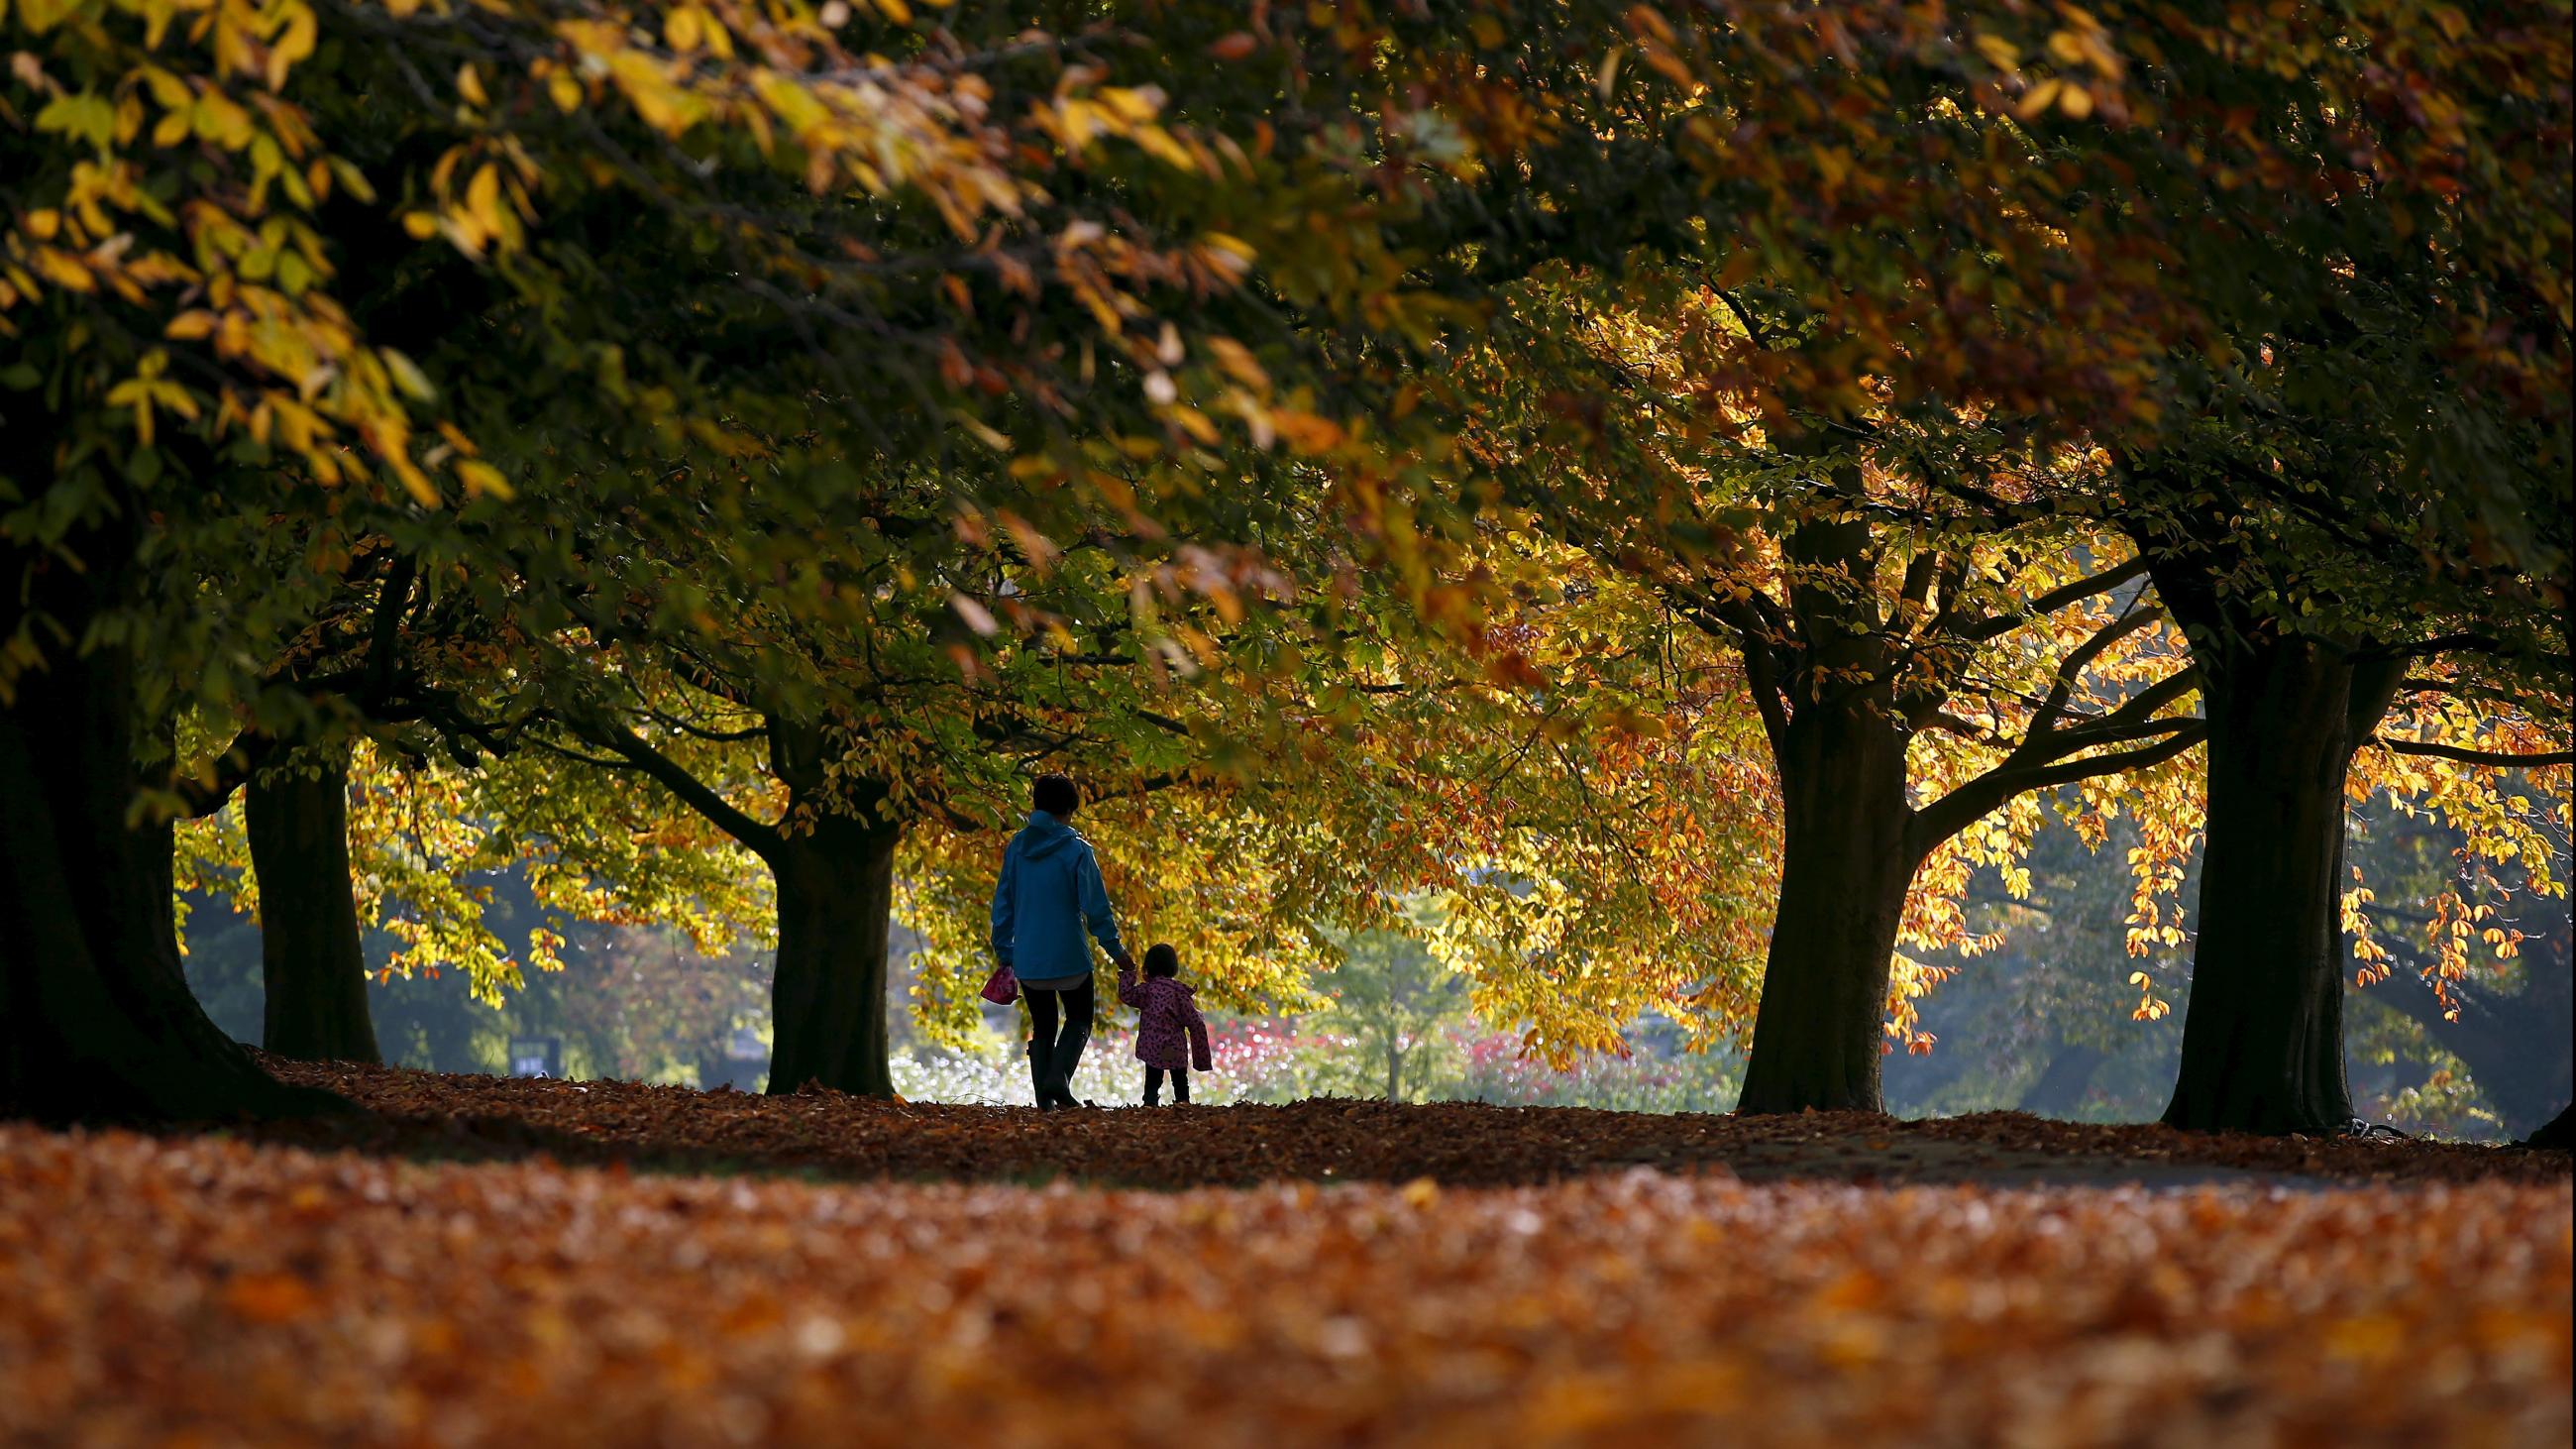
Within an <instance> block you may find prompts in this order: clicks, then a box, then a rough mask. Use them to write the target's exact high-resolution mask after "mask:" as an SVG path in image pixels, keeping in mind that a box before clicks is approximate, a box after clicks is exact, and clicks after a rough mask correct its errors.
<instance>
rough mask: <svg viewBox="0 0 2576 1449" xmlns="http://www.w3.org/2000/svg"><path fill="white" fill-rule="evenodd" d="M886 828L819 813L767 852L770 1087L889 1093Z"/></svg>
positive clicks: (896, 836) (896, 838)
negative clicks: (774, 886)
mask: <svg viewBox="0 0 2576 1449" xmlns="http://www.w3.org/2000/svg"><path fill="white" fill-rule="evenodd" d="M901 839H902V832H901V831H900V830H897V829H895V828H894V827H892V826H887V825H880V824H875V823H872V822H866V821H859V820H853V819H850V818H849V817H847V816H838V815H833V816H825V817H823V818H821V819H820V820H818V821H817V822H816V823H815V826H814V829H813V830H812V831H811V832H810V833H805V834H798V835H792V836H787V837H785V838H783V839H782V840H781V841H779V842H778V844H777V845H776V847H775V849H774V850H773V852H772V853H771V854H770V857H769V863H770V869H771V872H772V874H773V875H774V876H775V877H776V879H777V883H778V971H777V977H776V980H775V982H774V984H773V985H772V987H771V1005H770V1019H771V1022H772V1026H773V1030H774V1031H775V1033H776V1038H775V1045H774V1047H773V1048H772V1050H771V1053H770V1060H769V1090H770V1091H771V1092H773V1093H781V1094H784V1093H790V1092H794V1091H797V1090H798V1089H800V1088H802V1087H804V1086H805V1085H806V1084H807V1083H809V1082H810V1083H816V1084H819V1085H821V1086H825V1087H829V1088H832V1089H833V1090H835V1091H841V1092H849V1093H852V1094H854V1095H857V1096H863V1097H891V1096H893V1095H894V1077H893V1074H892V1073H891V1072H890V1071H889V1070H888V1068H887V1023H886V939H887V935H888V931H887V926H888V922H889V921H890V920H891V919H892V916H893V910H894V852H895V846H896V845H897V844H898V843H899V842H900V841H901Z"/></svg>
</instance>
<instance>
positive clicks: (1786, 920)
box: [1737, 703, 1919, 1112]
mask: <svg viewBox="0 0 2576 1449" xmlns="http://www.w3.org/2000/svg"><path fill="white" fill-rule="evenodd" d="M1779 743H1780V749H1779V752H1778V753H1779V768H1780V795H1781V802H1782V805H1783V807H1784V814H1785V821H1784V824H1785V827H1786V838H1785V841H1784V846H1783V853H1782V857H1781V874H1780V913H1779V916H1778V918H1777V919H1776V920H1775V921H1774V922H1773V924H1772V927H1771V952H1770V959H1769V961H1768V963H1767V964H1766V965H1765V966H1764V968H1763V973H1762V1005H1761V1008H1760V1010H1759V1011H1758V1012H1757V1013H1756V1015H1755V1017H1754V1023H1753V1051H1752V1055H1751V1057H1750V1059H1749V1060H1748V1061H1747V1062H1746V1064H1745V1071H1744V1095H1743V1098H1742V1100H1741V1101H1740V1102H1738V1104H1737V1110H1738V1111H1741V1112H1796V1111H1801V1110H1803V1109H1806V1108H1809V1107H1812V1108H1814V1109H1816V1110H1817V1111H1820V1112H1821V1111H1834V1110H1853V1111H1862V1112H1876V1111H1880V1110H1882V1105H1881V1098H1880V1095H1879V1059H1880V1058H1881V1057H1882V1056H1884V1055H1885V1054H1886V1041H1887V1035H1886V1031H1885V1022H1886V1020H1887V988H1888V973H1889V970H1890V968H1891V966H1892V965H1893V962H1894V957H1895V954H1896V932H1897V926H1898V924H1899V922H1900V920H1901V919H1902V917H1903V915H1904V912H1905V892H1906V890H1907V888H1908V887H1909V886H1911V885H1912V884H1913V881H1914V868H1915V866H1916V865H1917V864H1919V860H1918V858H1917V856H1916V854H1915V852H1914V850H1913V847H1912V846H1911V845H1910V844H1909V843H1908V840H1907V832H1906V826H1907V823H1908V820H1909V811H1908V809H1907V805H1906V799H1905V738H1904V736H1903V735H1902V734H1900V733H1899V732H1898V731H1897V730H1896V728H1895V727H1894V726H1893V725H1892V724H1891V723H1890V722H1889V721H1887V720H1886V719H1885V718H1883V717H1882V716H1880V715H1879V714H1878V713H1876V712H1875V711H1874V710H1873V709H1871V708H1870V707H1869V706H1868V705H1867V704H1866V703H1855V704H1852V705H1850V706H1847V707H1839V708H1837V707H1833V706H1828V705H1822V704H1819V705H1813V706H1810V707H1809V708H1807V709H1804V710H1801V711H1800V712H1799V713H1798V714H1797V715H1796V716H1794V717H1793V718H1791V719H1790V721H1789V722H1788V725H1787V728H1786V729H1785V730H1784V731H1783V733H1782V737H1781V740H1780V742H1779Z"/></svg>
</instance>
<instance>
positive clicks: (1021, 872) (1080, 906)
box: [993, 775, 1135, 1110]
mask: <svg viewBox="0 0 2576 1449" xmlns="http://www.w3.org/2000/svg"><path fill="white" fill-rule="evenodd" d="M1029 804H1030V806H1031V807H1032V808H1031V809H1030V811H1029V823H1028V824H1026V825H1024V826H1022V827H1021V828H1020V833H1019V834H1017V835H1014V836H1012V837H1011V843H1010V845H1009V847H1008V848H1006V849H1005V850H1004V851H1003V852H1002V878H1001V880H1000V881H999V882H998V883H996V884H995V885H994V887H993V956H994V958H995V959H996V960H998V961H999V962H1000V963H1001V964H1002V965H1005V966H1008V967H1010V968H1011V972H1012V974H1013V975H1015V976H1017V977H1018V978H1019V982H1020V993H1021V995H1022V997H1023V998H1024V999H1025V1000H1027V1002H1028V1004H1029V1025H1030V1028H1031V1032H1030V1036H1029V1088H1030V1090H1031V1091H1032V1092H1034V1093H1035V1094H1036V1096H1037V1104H1038V1106H1039V1107H1041V1108H1045V1109H1050V1110H1051V1109H1054V1108H1057V1107H1076V1106H1080V1105H1081V1104H1080V1103H1079V1102H1076V1101H1075V1100H1074V1097H1073V1086H1072V1083H1073V1069H1074V1066H1075V1064H1076V1063H1078V1062H1080V1061H1081V1060H1082V1049H1083V1047H1084V1046H1085V1045H1086V1044H1088V1043H1089V1042H1090V1040H1091V1013H1092V987H1091V969H1092V962H1091V942H1090V941H1088V940H1085V939H1084V938H1083V937H1084V931H1085V928H1088V929H1089V932H1090V935H1091V936H1092V938H1094V939H1096V940H1098V941H1099V942H1100V945H1101V948H1102V949H1103V950H1105V951H1107V952H1108V953H1109V959H1110V960H1112V961H1115V962H1117V963H1118V964H1119V965H1120V966H1122V967H1129V968H1132V967H1133V966H1134V965H1135V958H1133V957H1131V956H1129V955H1128V954H1127V948H1126V947H1124V946H1122V945H1120V944H1119V943H1118V921H1117V919H1116V917H1114V916H1112V915H1111V914H1110V910H1109V892H1108V890H1107V888H1106V887H1104V886H1102V885H1101V883H1100V862H1099V861H1098V860H1097V859H1095V858H1094V857H1093V855H1092V853H1091V842H1090V841H1088V840H1085V839H1083V838H1082V837H1081V836H1080V835H1078V834H1076V833H1075V832H1074V829H1073V827H1072V825H1070V824H1069V823H1067V822H1069V821H1071V820H1072V819H1073V814H1074V812H1075V811H1076V810H1079V809H1081V808H1082V792H1081V791H1079V790H1077V789H1075V788H1074V784H1073V781H1072V779H1071V778H1069V777H1067V776H1064V775H1040V776H1039V777H1038V780H1037V785H1036V787H1035V788H1034V789H1033V790H1032V791H1031V792H1030V800H1029ZM1059 1022H1061V1027H1059ZM1059 1032H1061V1034H1059Z"/></svg>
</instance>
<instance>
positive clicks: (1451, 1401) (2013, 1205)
mask: <svg viewBox="0 0 2576 1449" xmlns="http://www.w3.org/2000/svg"><path fill="white" fill-rule="evenodd" d="M550 1085H551V1086H552V1088H553V1090H556V1091H560V1092H562V1093H563V1094H565V1095H567V1096H570V1095H575V1093H574V1090H573V1089H572V1088H571V1087H570V1086H568V1085H562V1084H550ZM581 1095H590V1094H581ZM770 1105H771V1106H772V1107H773V1108H789V1107H793V1106H795V1105H797V1104H796V1103H795V1102H793V1101H788V1102H777V1103H772V1104H770ZM873 1110H875V1111H878V1112H890V1111H900V1110H902V1109H899V1108H889V1107H884V1106H878V1107H875V1108H873ZM917 1110H926V1109H917ZM1252 1110H1255V1109H1245V1112H1246V1113H1249V1112H1250V1111H1252ZM1268 1110H1269V1111H1271V1112H1272V1114H1273V1119H1274V1120H1285V1118H1284V1112H1283V1110H1282V1109H1268ZM1394 1110H1401V1111H1404V1112H1408V1113H1419V1112H1423V1111H1424V1110H1425V1109H1421V1108H1404V1109H1394ZM940 1114H941V1116H942V1117H943V1118H946V1119H953V1120H954V1121H955V1122H957V1123H959V1124H961V1125H960V1128H959V1129H958V1130H962V1124H965V1123H967V1122H970V1121H974V1120H978V1114H977V1113H976V1111H975V1109H956V1108H950V1109H940ZM1107 1115H1109V1116H1111V1117H1112V1118H1113V1119H1114V1120H1116V1121H1119V1122H1121V1123H1133V1124H1134V1125H1133V1126H1132V1128H1129V1129H1128V1130H1131V1131H1133V1132H1136V1133H1140V1134H1143V1133H1153V1132H1166V1131H1170V1132H1176V1131H1178V1130H1179V1129H1180V1126H1181V1124H1183V1123H1186V1122H1198V1121H1248V1120H1250V1118H1249V1117H1248V1116H1246V1115H1243V1114H1238V1113H1236V1112H1233V1111H1226V1110H1217V1111H1208V1112H1198V1113H1188V1114H1174V1113H1147V1112H1141V1111H1139V1112H1125V1113H1117V1114H1107ZM1487 1115H1489V1116H1494V1117H1504V1116H1519V1117H1543V1118H1546V1119H1549V1120H1561V1119H1567V1118H1569V1117H1570V1116H1571V1115H1572V1114H1566V1113H1555V1112H1551V1113H1517V1114H1507V1113H1501V1112H1495V1111H1492V1110H1491V1109H1487ZM1012 1118H1018V1119H1024V1123H1025V1125H1023V1124H1021V1123H1012V1122H1010V1121H1009V1120H1008V1119H1012ZM980 1119H981V1120H985V1121H988V1122H991V1123H993V1124H995V1125H994V1126H993V1127H992V1128H991V1129H988V1135H989V1134H990V1133H992V1132H999V1131H1001V1130H1003V1129H1004V1128H1005V1127H1008V1128H1011V1129H1014V1130H1031V1131H1036V1130H1049V1129H1051V1128H1052V1127H1053V1124H1052V1123H1051V1122H1050V1123H1048V1124H1047V1128H1040V1127H1038V1126H1037V1123H1038V1120H1039V1119H1037V1117H1036V1116H1035V1114H1033V1113H1005V1112H1001V1111H995V1110H991V1109H985V1110H982V1111H981V1113H980ZM916 1130H918V1131H924V1132H927V1131H931V1130H933V1129H932V1128H931V1127H930V1126H928V1125H927V1124H924V1125H923V1126H921V1127H919V1128H917V1129H916ZM2549 1160H2551V1161H2554V1162H2555V1163H2556V1164H2557V1169H2556V1170H2558V1171H2561V1172H2563V1163H2564V1159H2563V1158H2556V1159H2549ZM2570 1208H2571V1192H2570V1189H2569V1187H2568V1185H2567V1183H2566V1182H2565V1181H2564V1180H2560V1181H2557V1182H2554V1183H2548V1182H2544V1183H2518V1184H2517V1183H2509V1182H2503V1181H2489V1182H2472V1183H2465V1184H2458V1185H2449V1184H2443V1185H2432V1186H2424V1187H2417V1188H2409V1189H2397V1188H2391V1187H2387V1186H2374V1187H2363V1188H2351V1189H2337V1190H2329V1191H2318V1192H2289V1191H2279V1190H2262V1189H2252V1188H2232V1189H2228V1190H2224V1191H2217V1190H2211V1191H2194V1192H2177V1193H2163V1194H2151V1193H2146V1192H2142V1191H2139V1190H2136V1189H2116V1190H2100V1189H2075V1190H2062V1191H1996V1190H1991V1189H1980V1188H1975V1187H1944V1188H1903V1189H1897V1190H1892V1191H1862V1190H1856V1189H1854V1188H1851V1187H1849V1186H1845V1185H1838V1184H1817V1183H1807V1184H1771V1185H1752V1184H1746V1183H1743V1182H1739V1181H1737V1180H1734V1179H1733V1178H1732V1177H1729V1176H1726V1175H1723V1174H1722V1173H1719V1174H1711V1175H1704V1176H1697V1177H1685V1176H1674V1175H1668V1174H1663V1173H1657V1172H1652V1171H1646V1170H1638V1169H1631V1170H1628V1171H1625V1172H1620V1173H1614V1174H1607V1175H1596V1176H1592V1177H1588V1178H1583V1179H1580V1180H1576V1181H1571V1182H1565V1183H1559V1184H1556V1185H1552V1186H1541V1187H1521V1188H1499V1189H1467V1188H1456V1187H1441V1186H1438V1185H1435V1184H1434V1183H1432V1182H1430V1181H1428V1180H1420V1181H1416V1182H1413V1183H1411V1184H1407V1185H1402V1186H1396V1185H1353V1186H1342V1187H1317V1186H1314V1185H1312V1184H1274V1185H1271V1186H1267V1187H1261V1188H1255V1189H1250V1190H1225V1189H1207V1188H1202V1189H1194V1190H1189V1191H1183V1192H1172V1193H1154V1192H1134V1191H1100V1190H1092V1189H1080V1188H1073V1187H1068V1186H1055V1187H1049V1188H1043V1189H1033V1188H1028V1187H1017V1186H958V1185H912V1184H878V1185H869V1186H828V1185H827V1186H816V1185H810V1184H804V1183H795V1182H785V1181H776V1180H760V1179H748V1178H731V1179H727V1178H710V1177H696V1178H691V1177H676V1176H653V1175H633V1174H630V1173H628V1172H625V1171H623V1170H609V1171H593V1170H579V1169H567V1168H564V1167H561V1166H558V1165H557V1164H554V1163H552V1162H546V1161H527V1162H520V1163H506V1164H480V1165H453V1164H451V1165H443V1166H430V1165H421V1164H417V1163H409V1162H403V1161H397V1160H388V1159H385V1158H381V1157H370V1156H364V1155H356V1154H338V1155H314V1154H310V1153H306V1152H303V1151H300V1150H295V1149H290V1148H283V1147H278V1146H273V1145H267V1146H263V1145H256V1144H251V1143H247V1142H242V1141H238V1140H229V1139H225V1138H222V1137H179V1138H151V1137H141V1136H133V1135H127V1134H122V1133H105V1134H97V1135H79V1134H76V1135H68V1136H66V1135H55V1134H50V1133H46V1132H42V1131H38V1130H35V1129H32V1128H27V1127H22V1126H0V1440H5V1441H7V1442H12V1443H17V1442H48V1443H50V1442H67V1443H69V1442H79V1443H127V1442H154V1443H162V1442H189V1443H197V1444H230V1443H244V1444H251V1443H255V1444H303V1443H317V1444H318V1443H331V1444H349V1443H390V1444H410V1443H452V1444H466V1443H575V1444H585V1443H602V1444H717V1443H760V1442H788V1443H849V1444H920V1443H935V1442H941V1441H947V1442H955V1443H970V1444H979V1445H983V1444H990V1445H1012V1444H1028V1445H1041V1444H1058V1443H1064V1444H1070V1443H1124V1444H1144V1445H1154V1444H1190V1445H1206V1446H1224V1445H1252V1444H1261V1445H1283V1444H1284V1445H1297V1444H1348V1443H1361V1442H1368V1443H1398V1444H1441V1445H1446V1444H1458V1445H1488V1444H1515V1445H1531V1444H1591V1443H1600V1444H1612V1443H1618V1444H1641V1443H1715V1442H1724V1443H1731V1444H1747V1445H1770V1444H1783V1445H1787V1444H1819V1443H1834V1444H1852V1443H1906V1444H1948V1443H1960V1444H1965V1443H1980V1444H1983V1443H2006V1444H2026V1445H2057V1444H2174V1445H2186V1444H2191V1445H2197V1444H2214V1443H2231V1444H2233V1443H2248V1444H2261V1443H2292V1444H2322V1443H2337V1444H2359V1443H2387V1444H2433V1443H2460V1444H2535V1445H2537V1444H2549V1443H2559V1444H2563V1443H2565V1442H2566V1440H2567V1436H2568V1432H2569V1427H2570V1412H2569V1398H2568V1389H2569V1313H2568V1305H2569V1292H2570V1262H2571V1248H2570V1234H2569V1215H2570Z"/></svg>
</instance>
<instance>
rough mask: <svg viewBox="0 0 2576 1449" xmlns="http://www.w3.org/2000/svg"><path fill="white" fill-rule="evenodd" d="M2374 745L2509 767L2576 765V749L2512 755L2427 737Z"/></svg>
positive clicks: (2379, 740) (2377, 740)
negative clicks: (2447, 743) (2435, 742)
mask: <svg viewBox="0 0 2576 1449" xmlns="http://www.w3.org/2000/svg"><path fill="white" fill-rule="evenodd" d="M2371 743H2372V744H2374V745H2377V746H2379V747H2380V748H2381V749H2384V750H2394V751H2396V752H2397V753H2399V754H2401V755H2430V756H2432V757H2433V758H2435V759H2438V760H2457V761H2459V762H2460V763H2461V764H2464V765H2497V766H2501V767H2503V768H2505V769H2519V770H2532V769H2538V768H2540V767H2542V766H2544V765H2568V764H2576V750H2552V751H2549V752H2548V753H2545V754H2538V755H2516V754H2509V753H2507V752H2505V751H2503V750H2464V749H2462V748H2460V747H2459V746H2457V745H2436V744H2430V743H2427V742H2425V741H2423V740H2392V739H2389V738H2387V737H2386V736H2380V737H2378V738H2374V739H2373V740H2372V741H2371Z"/></svg>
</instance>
